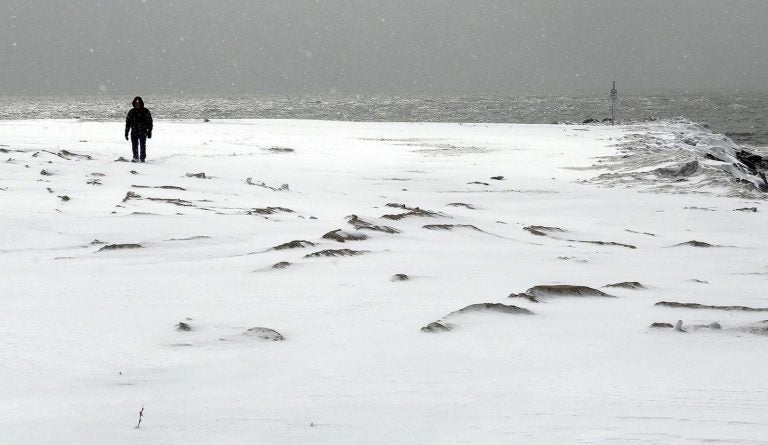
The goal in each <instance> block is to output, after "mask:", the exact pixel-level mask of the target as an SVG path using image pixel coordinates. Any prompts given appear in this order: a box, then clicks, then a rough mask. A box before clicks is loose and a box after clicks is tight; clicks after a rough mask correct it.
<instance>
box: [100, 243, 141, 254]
mask: <svg viewBox="0 0 768 445" xmlns="http://www.w3.org/2000/svg"><path fill="white" fill-rule="evenodd" d="M143 248H144V246H142V245H141V244H131V243H128V244H107V245H106V246H104V247H102V248H101V249H99V250H97V252H103V251H105V250H122V249H143Z"/></svg>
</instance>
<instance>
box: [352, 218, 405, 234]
mask: <svg viewBox="0 0 768 445" xmlns="http://www.w3.org/2000/svg"><path fill="white" fill-rule="evenodd" d="M347 222H348V223H349V224H351V225H352V226H353V227H354V228H355V229H357V230H372V231H375V232H384V233H400V231H399V230H397V229H395V228H394V227H389V226H378V225H376V224H372V223H370V222H368V221H365V220H363V219H360V218H359V217H358V216H357V215H350V216H348V217H347Z"/></svg>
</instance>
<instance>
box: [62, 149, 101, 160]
mask: <svg viewBox="0 0 768 445" xmlns="http://www.w3.org/2000/svg"><path fill="white" fill-rule="evenodd" d="M56 155H57V156H59V157H60V158H64V159H71V158H79V159H87V160H89V161H90V160H91V159H93V158H92V157H91V156H90V155H81V154H77V153H73V152H71V151H68V150H59V152H58V153H56Z"/></svg>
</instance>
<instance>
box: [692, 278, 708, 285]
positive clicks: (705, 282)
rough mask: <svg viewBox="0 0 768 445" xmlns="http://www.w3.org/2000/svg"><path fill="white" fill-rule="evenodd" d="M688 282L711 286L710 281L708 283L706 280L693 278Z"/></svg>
mask: <svg viewBox="0 0 768 445" xmlns="http://www.w3.org/2000/svg"><path fill="white" fill-rule="evenodd" d="M688 281H690V282H691V283H699V284H709V281H706V280H699V279H698V278H691V279H690V280H688Z"/></svg>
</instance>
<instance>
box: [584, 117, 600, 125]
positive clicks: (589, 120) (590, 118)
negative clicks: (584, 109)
mask: <svg viewBox="0 0 768 445" xmlns="http://www.w3.org/2000/svg"><path fill="white" fill-rule="evenodd" d="M581 123H582V124H597V123H600V121H599V120H597V119H595V118H593V117H589V118H586V119H584V120H583V121H581Z"/></svg>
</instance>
